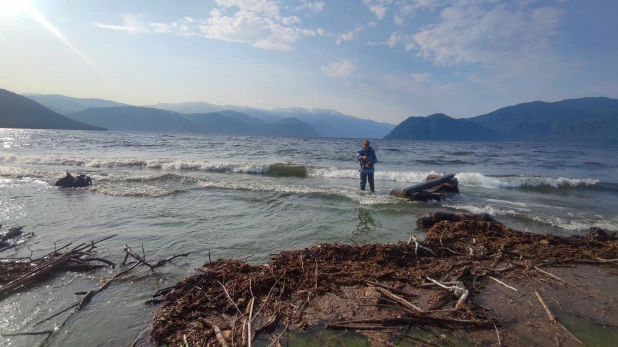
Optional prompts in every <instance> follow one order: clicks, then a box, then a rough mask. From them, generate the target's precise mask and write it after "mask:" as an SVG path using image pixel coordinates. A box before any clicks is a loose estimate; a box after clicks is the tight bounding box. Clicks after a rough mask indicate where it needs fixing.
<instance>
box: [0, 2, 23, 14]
mask: <svg viewBox="0 0 618 347" xmlns="http://www.w3.org/2000/svg"><path fill="white" fill-rule="evenodd" d="M25 3H26V1H25V0H0V17H15V16H18V15H19V14H20V13H22V12H23V11H24V5H25Z"/></svg>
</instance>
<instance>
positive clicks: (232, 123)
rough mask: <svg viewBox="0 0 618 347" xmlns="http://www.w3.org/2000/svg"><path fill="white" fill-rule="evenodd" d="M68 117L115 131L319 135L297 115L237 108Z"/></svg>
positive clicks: (92, 112)
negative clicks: (267, 115) (269, 117)
mask: <svg viewBox="0 0 618 347" xmlns="http://www.w3.org/2000/svg"><path fill="white" fill-rule="evenodd" d="M67 116H68V117H70V118H72V119H74V120H77V121H80V122H84V123H88V124H93V125H96V126H100V127H105V128H107V129H109V130H114V131H140V132H179V133H204V134H219V135H248V136H297V137H319V136H320V134H319V133H318V132H317V131H315V129H313V128H312V127H311V126H310V125H308V124H306V123H303V122H301V121H299V120H298V119H295V118H285V119H281V120H278V121H276V122H274V123H266V122H264V121H263V120H261V119H259V118H255V117H251V116H248V115H246V114H244V113H240V112H235V111H221V112H210V113H191V114H181V113H177V112H172V111H167V110H160V109H156V108H151V107H140V106H120V107H104V108H103V107H99V108H88V109H85V110H83V111H80V112H75V113H70V114H68V115H67Z"/></svg>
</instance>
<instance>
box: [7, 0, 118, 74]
mask: <svg viewBox="0 0 618 347" xmlns="http://www.w3.org/2000/svg"><path fill="white" fill-rule="evenodd" d="M5 3H7V4H9V3H10V4H11V5H5ZM0 4H1V5H0V11H2V10H3V9H4V8H5V7H3V6H6V8H7V9H8V8H11V9H16V11H17V12H18V13H19V12H25V13H27V14H28V15H29V16H30V17H32V18H33V19H34V20H36V21H37V22H39V24H41V25H42V26H43V27H44V28H45V29H47V30H49V31H51V32H52V33H53V34H54V35H55V36H56V37H57V38H58V39H59V40H60V41H62V43H64V44H65V45H66V46H67V47H69V49H70V50H71V51H73V53H75V54H76V55H77V56H78V57H80V58H81V59H82V60H83V61H84V62H85V63H86V64H88V65H90V67H92V68H93V69H94V70H96V71H97V72H98V73H99V74H100V75H101V76H102V77H103V78H105V77H106V76H105V75H104V74H103V71H101V70H100V69H99V68H98V67H97V66H96V65H95V64H94V63H93V62H92V61H91V60H90V59H88V57H86V56H85V55H84V54H83V53H82V52H81V51H80V50H79V49H77V47H75V46H74V45H73V44H72V43H71V42H70V41H69V40H67V38H66V37H64V35H62V33H61V32H60V31H59V30H58V29H56V27H54V26H53V25H52V24H51V23H50V22H49V21H47V19H45V17H43V15H41V13H39V11H38V10H37V9H36V8H34V7H33V6H32V5H30V3H28V1H26V0H0ZM0 16H1V15H0Z"/></svg>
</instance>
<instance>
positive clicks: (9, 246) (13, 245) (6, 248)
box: [0, 232, 34, 252]
mask: <svg viewBox="0 0 618 347" xmlns="http://www.w3.org/2000/svg"><path fill="white" fill-rule="evenodd" d="M28 235H30V236H33V235H34V233H32V232H31V233H26V234H21V235H19V237H17V238H15V240H13V242H11V244H10V245H8V246H6V247H4V248H2V249H0V252H4V251H6V250H9V249H11V248H13V247H16V246H17V242H18V241H19V240H21V239H22V238H24V237H26V236H28Z"/></svg>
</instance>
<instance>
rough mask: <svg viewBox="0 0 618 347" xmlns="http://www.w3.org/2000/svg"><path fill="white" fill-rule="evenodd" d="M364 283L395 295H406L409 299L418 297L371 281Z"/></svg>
mask: <svg viewBox="0 0 618 347" xmlns="http://www.w3.org/2000/svg"><path fill="white" fill-rule="evenodd" d="M365 283H367V284H369V285H371V286H374V287H380V288H384V289H386V290H390V291H391V292H393V293H397V294H400V295H406V296H410V297H417V296H418V295H416V294H412V293H407V292H404V291H403V290H399V289H397V288H393V287H391V286H387V285H386V284H382V283H378V282H373V281H365Z"/></svg>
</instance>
